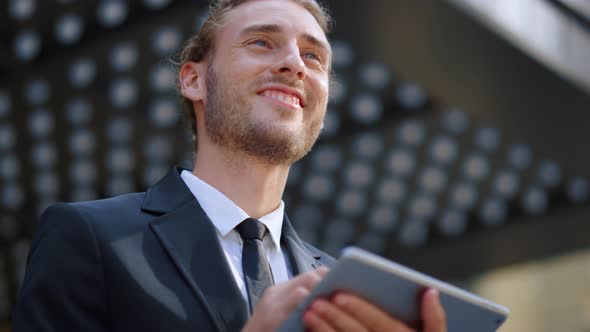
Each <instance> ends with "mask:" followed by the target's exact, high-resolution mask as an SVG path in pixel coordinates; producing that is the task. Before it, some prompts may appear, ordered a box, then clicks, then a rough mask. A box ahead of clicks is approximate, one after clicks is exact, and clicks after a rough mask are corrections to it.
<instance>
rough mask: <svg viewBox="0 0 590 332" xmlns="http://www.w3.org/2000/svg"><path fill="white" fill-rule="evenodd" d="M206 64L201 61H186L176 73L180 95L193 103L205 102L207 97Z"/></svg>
mask: <svg viewBox="0 0 590 332" xmlns="http://www.w3.org/2000/svg"><path fill="white" fill-rule="evenodd" d="M205 75H207V64H206V63H205V62H204V61H203V62H191V61H189V62H187V63H185V64H183V65H182V67H181V68H180V72H179V73H178V76H179V77H178V79H179V81H180V91H181V93H182V95H183V96H184V97H185V98H187V99H190V100H192V101H193V102H195V103H203V104H204V103H205V102H206V98H207V84H206V83H205V82H206V76H205Z"/></svg>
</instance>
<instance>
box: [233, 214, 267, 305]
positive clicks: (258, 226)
mask: <svg viewBox="0 0 590 332" xmlns="http://www.w3.org/2000/svg"><path fill="white" fill-rule="evenodd" d="M236 230H237V231H238V232H239V233H240V236H241V237H242V240H243V241H244V246H243V249H242V269H243V270H244V281H245V282H246V291H247V292H248V300H249V301H250V312H252V311H254V308H255V307H256V304H257V303H258V301H259V300H260V298H261V297H262V292H264V290H265V289H266V288H267V287H269V286H271V285H272V284H273V280H272V275H271V272H270V266H269V265H268V260H267V259H266V254H265V252H264V246H263V245H262V239H263V238H264V235H265V234H266V233H267V229H266V226H264V224H263V223H261V222H260V221H258V220H256V219H252V218H248V219H246V220H244V221H242V223H241V224H239V225H238V226H237V227H236Z"/></svg>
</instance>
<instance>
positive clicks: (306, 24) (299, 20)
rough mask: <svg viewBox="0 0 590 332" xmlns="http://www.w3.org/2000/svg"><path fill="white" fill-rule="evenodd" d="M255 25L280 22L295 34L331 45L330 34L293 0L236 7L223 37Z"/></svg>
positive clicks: (261, 1)
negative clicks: (304, 35)
mask: <svg viewBox="0 0 590 332" xmlns="http://www.w3.org/2000/svg"><path fill="white" fill-rule="evenodd" d="M254 25H277V26H280V27H281V29H282V30H283V31H285V32H291V33H294V34H295V35H303V34H307V35H311V36H313V37H315V38H316V39H318V40H320V41H322V42H324V43H325V44H326V45H328V40H327V38H326V35H325V33H324V31H323V30H322V28H321V27H320V25H319V24H318V22H317V21H316V20H315V18H314V17H313V15H312V14H311V13H310V12H309V11H307V9H305V8H304V7H302V6H301V5H299V4H297V3H295V2H294V1H291V0H252V1H248V2H246V3H243V4H241V5H239V6H238V7H236V8H234V9H232V10H231V11H230V12H229V13H228V15H227V17H226V20H225V25H224V27H223V28H222V29H221V31H220V34H219V35H220V37H221V38H222V39H223V38H227V37H230V38H235V37H237V36H238V35H239V34H240V32H241V31H243V30H244V29H246V28H247V27H249V26H254Z"/></svg>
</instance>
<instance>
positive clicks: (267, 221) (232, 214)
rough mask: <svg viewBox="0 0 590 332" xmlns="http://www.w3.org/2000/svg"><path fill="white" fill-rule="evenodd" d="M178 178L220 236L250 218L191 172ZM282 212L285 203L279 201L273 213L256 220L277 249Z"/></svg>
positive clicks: (183, 173)
mask: <svg viewBox="0 0 590 332" xmlns="http://www.w3.org/2000/svg"><path fill="white" fill-rule="evenodd" d="M180 177H181V178H182V180H183V181H184V183H185V184H186V186H187V187H188V188H189V190H190V191H191V192H192V193H193V195H194V196H195V198H196V199H197V201H198V202H199V204H200V205H201V208H203V211H205V213H206V214H207V216H208V217H209V219H211V222H212V223H213V225H214V226H215V228H217V231H218V232H219V233H220V234H221V236H224V237H225V236H226V235H227V234H228V233H229V232H230V231H231V230H232V229H234V228H235V227H236V226H237V225H238V224H240V223H241V222H242V221H244V220H245V219H246V218H250V216H248V214H247V213H246V212H245V211H244V210H242V208H240V207H239V206H237V205H236V204H235V203H234V202H233V201H232V200H231V199H229V198H228V197H227V196H225V195H224V194H223V193H222V192H220V191H219V190H217V189H215V188H214V187H213V186H211V185H210V184H208V183H206V182H205V181H203V180H201V179H199V178H198V177H197V176H196V175H195V174H193V173H192V172H190V171H187V170H183V171H182V173H181V174H180ZM284 211H285V203H284V202H283V201H282V200H281V203H280V204H279V206H278V207H277V208H276V209H275V210H274V211H272V212H270V213H269V214H267V215H265V216H263V217H261V218H259V219H258V220H259V221H260V222H261V223H263V224H264V225H265V226H266V228H268V232H269V233H270V237H271V239H272V242H273V243H274V244H275V246H276V247H277V248H280V247H281V245H280V243H281V232H282V229H283V218H284Z"/></svg>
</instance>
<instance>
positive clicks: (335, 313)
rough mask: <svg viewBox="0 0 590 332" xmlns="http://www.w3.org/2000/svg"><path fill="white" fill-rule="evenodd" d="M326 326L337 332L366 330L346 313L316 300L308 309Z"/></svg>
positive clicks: (328, 303)
mask: <svg viewBox="0 0 590 332" xmlns="http://www.w3.org/2000/svg"><path fill="white" fill-rule="evenodd" d="M309 310H310V311H312V312H313V313H315V314H316V315H318V316H319V317H320V318H322V319H323V320H324V321H325V322H326V323H327V324H329V325H330V326H332V327H333V328H334V329H335V330H336V331H339V332H346V331H351V332H363V331H367V329H366V328H365V327H364V326H363V325H362V324H361V323H359V322H358V321H357V320H356V319H354V318H353V317H351V316H350V315H349V314H348V313H346V312H345V311H343V310H341V309H340V308H338V307H337V306H336V305H334V304H332V303H330V302H328V301H326V300H321V299H320V300H316V301H314V302H313V303H312V305H311V306H310V308H309Z"/></svg>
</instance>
